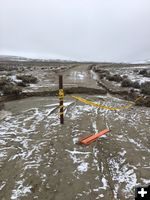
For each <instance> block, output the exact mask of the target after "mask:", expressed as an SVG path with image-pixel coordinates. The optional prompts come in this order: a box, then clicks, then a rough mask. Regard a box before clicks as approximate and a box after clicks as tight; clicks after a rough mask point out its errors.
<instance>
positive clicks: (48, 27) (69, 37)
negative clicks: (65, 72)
mask: <svg viewBox="0 0 150 200" xmlns="http://www.w3.org/2000/svg"><path fill="white" fill-rule="evenodd" d="M0 54H13V55H21V56H29V57H44V58H61V59H62V58H64V59H73V60H91V61H92V60H93V61H117V62H119V61H125V62H133V61H141V60H150V0H0Z"/></svg>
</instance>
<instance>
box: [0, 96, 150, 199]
mask: <svg viewBox="0 0 150 200" xmlns="http://www.w3.org/2000/svg"><path fill="white" fill-rule="evenodd" d="M82 97H84V98H87V99H90V100H92V101H95V102H97V103H102V104H105V105H109V106H115V107H116V106H121V105H124V104H127V103H128V102H126V101H123V100H119V99H117V98H114V97H112V96H109V95H107V96H89V95H84V96H83V95H82ZM102 99H103V101H102ZM57 106H58V99H57V98H55V97H45V98H41V97H40V98H28V99H24V100H18V101H11V102H8V103H6V104H5V110H6V111H5V112H6V113H5V117H4V118H3V119H2V120H1V123H0V147H1V148H0V199H2V200H9V199H17V200H32V199H39V200H46V199H48V200H54V199H55V200H64V199H65V200H71V199H72V200H74V199H81V200H82V199H87V200H91V199H92V200H93V199H104V200H109V199H110V200H112V199H120V200H124V199H131V200H132V199H134V187H135V185H136V184H148V183H150V160H149V153H150V144H149V137H150V136H149V133H150V126H149V121H150V110H149V109H148V108H141V107H132V108H131V109H130V110H123V111H117V112H114V111H109V110H103V109H99V108H96V107H92V106H89V105H86V104H83V103H81V102H78V101H75V100H74V99H72V98H71V96H66V97H65V106H66V110H65V124H64V125H60V124H59V117H58V110H57ZM105 128H110V129H111V132H110V133H108V134H107V135H105V136H103V137H101V138H100V139H98V140H97V141H96V142H95V143H93V144H91V145H89V146H79V145H77V144H76V142H77V141H78V140H79V138H81V137H84V136H86V135H88V134H91V133H97V132H99V131H100V130H103V129H105Z"/></svg>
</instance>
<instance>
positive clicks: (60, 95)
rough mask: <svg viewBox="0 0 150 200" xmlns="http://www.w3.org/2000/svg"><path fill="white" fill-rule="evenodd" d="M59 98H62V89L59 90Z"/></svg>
mask: <svg viewBox="0 0 150 200" xmlns="http://www.w3.org/2000/svg"><path fill="white" fill-rule="evenodd" d="M59 98H60V99H63V98H64V90H63V89H59Z"/></svg>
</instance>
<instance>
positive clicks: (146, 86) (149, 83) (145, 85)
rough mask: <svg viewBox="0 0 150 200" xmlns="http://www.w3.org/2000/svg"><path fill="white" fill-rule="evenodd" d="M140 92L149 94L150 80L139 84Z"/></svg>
mask: <svg viewBox="0 0 150 200" xmlns="http://www.w3.org/2000/svg"><path fill="white" fill-rule="evenodd" d="M141 92H142V93H143V94H148V95H150V81H146V82H145V83H142V84H141Z"/></svg>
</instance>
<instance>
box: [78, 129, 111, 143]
mask: <svg viewBox="0 0 150 200" xmlns="http://www.w3.org/2000/svg"><path fill="white" fill-rule="evenodd" d="M108 132H110V130H109V129H105V130H103V131H101V132H99V133H96V134H94V135H90V136H87V137H85V138H82V139H80V140H79V144H84V145H88V144H91V143H92V142H94V141H96V140H97V139H98V138H99V137H101V136H102V135H104V134H106V133H108Z"/></svg>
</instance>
